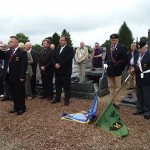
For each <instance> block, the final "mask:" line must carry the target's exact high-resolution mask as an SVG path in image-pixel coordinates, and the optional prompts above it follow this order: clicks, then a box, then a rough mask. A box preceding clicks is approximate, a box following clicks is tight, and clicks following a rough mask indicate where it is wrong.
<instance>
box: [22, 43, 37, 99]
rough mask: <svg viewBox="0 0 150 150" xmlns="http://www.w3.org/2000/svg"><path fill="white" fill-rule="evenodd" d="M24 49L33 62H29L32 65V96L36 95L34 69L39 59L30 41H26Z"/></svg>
mask: <svg viewBox="0 0 150 150" xmlns="http://www.w3.org/2000/svg"><path fill="white" fill-rule="evenodd" d="M25 48H26V50H27V51H28V52H29V53H30V54H31V56H32V59H33V63H32V64H31V67H32V77H31V82H30V84H31V90H32V98H35V97H36V70H37V64H38V61H39V55H38V53H37V52H36V51H35V50H33V49H32V43H31V42H27V43H26V44H25Z"/></svg>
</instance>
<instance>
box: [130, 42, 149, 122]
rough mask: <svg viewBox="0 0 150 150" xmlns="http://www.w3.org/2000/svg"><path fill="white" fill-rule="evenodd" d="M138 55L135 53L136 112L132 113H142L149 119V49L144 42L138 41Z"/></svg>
mask: <svg viewBox="0 0 150 150" xmlns="http://www.w3.org/2000/svg"><path fill="white" fill-rule="evenodd" d="M138 47H139V55H136V57H135V60H136V63H135V67H134V68H133V69H132V71H135V74H136V94H137V104H136V112H134V113H133V115H141V114H144V119H150V51H148V50H147V47H148V45H147V43H146V42H142V41H141V42H139V43H138Z"/></svg>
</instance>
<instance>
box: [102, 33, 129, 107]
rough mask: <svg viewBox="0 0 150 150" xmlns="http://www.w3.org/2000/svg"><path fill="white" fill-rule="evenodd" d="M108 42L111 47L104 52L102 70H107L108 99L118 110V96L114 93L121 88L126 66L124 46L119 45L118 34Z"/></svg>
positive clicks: (113, 35)
mask: <svg viewBox="0 0 150 150" xmlns="http://www.w3.org/2000/svg"><path fill="white" fill-rule="evenodd" d="M110 40H111V46H109V47H108V48H107V50H106V57H105V64H104V68H107V79H108V88H109V91H110V98H111V100H113V104H114V106H115V108H116V109H119V108H120V104H119V101H120V95H119V94H117V95H116V93H117V92H118V90H119V89H120V88H121V78H122V71H123V70H124V68H125V66H126V65H127V51H126V47H125V46H124V45H121V44H119V36H118V34H112V35H111V36H110ZM115 95H116V97H115ZM114 97H115V98H114Z"/></svg>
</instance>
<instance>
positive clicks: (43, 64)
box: [39, 39, 54, 100]
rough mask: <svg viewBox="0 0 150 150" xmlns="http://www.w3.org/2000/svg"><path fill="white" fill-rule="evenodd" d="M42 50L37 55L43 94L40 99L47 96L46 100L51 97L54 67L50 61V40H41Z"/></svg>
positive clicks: (51, 51)
mask: <svg viewBox="0 0 150 150" xmlns="http://www.w3.org/2000/svg"><path fill="white" fill-rule="evenodd" d="M42 44H43V47H44V50H43V51H42V52H41V54H40V56H39V68H40V70H41V78H42V86H43V93H42V94H43V96H42V97H41V99H45V98H47V100H52V99H53V74H54V67H53V63H52V53H53V50H52V49H50V41H49V40H48V39H44V40H43V41H42Z"/></svg>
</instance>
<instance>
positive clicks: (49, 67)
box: [39, 48, 54, 74]
mask: <svg viewBox="0 0 150 150" xmlns="http://www.w3.org/2000/svg"><path fill="white" fill-rule="evenodd" d="M52 54H53V50H52V49H50V48H48V49H47V51H46V53H45V51H44V50H43V51H42V52H41V54H40V56H39V67H40V68H41V66H45V71H42V70H41V73H44V74H45V73H46V74H47V73H48V74H50V73H53V72H54V67H53V62H52Z"/></svg>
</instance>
